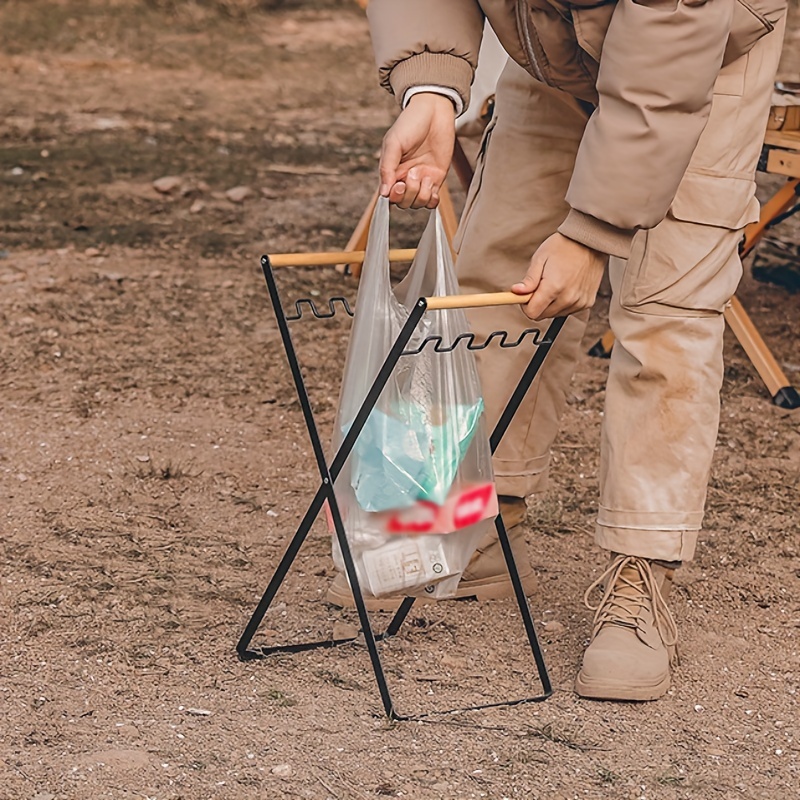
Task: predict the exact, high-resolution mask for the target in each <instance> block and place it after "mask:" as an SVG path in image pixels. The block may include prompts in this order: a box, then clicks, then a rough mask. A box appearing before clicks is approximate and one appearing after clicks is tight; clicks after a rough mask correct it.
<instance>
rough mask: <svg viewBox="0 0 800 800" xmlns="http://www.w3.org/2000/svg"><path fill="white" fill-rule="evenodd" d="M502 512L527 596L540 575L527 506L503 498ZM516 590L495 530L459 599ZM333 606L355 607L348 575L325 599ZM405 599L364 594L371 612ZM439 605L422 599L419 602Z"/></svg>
mask: <svg viewBox="0 0 800 800" xmlns="http://www.w3.org/2000/svg"><path fill="white" fill-rule="evenodd" d="M499 500H500V513H501V514H502V515H503V522H504V524H505V526H506V530H507V531H508V538H509V541H510V542H511V549H512V551H513V553H514V560H515V561H516V564H517V570H518V571H519V577H520V580H521V581H522V588H523V589H524V590H525V594H532V593H533V590H534V588H535V587H536V576H535V575H534V574H533V569H532V567H531V563H530V560H529V558H528V553H527V547H526V544H525V532H524V531H523V530H522V527H521V523H522V522H523V521H524V520H525V514H526V511H527V507H526V505H525V500H523V499H522V498H521V497H502V496H501V497H500V498H499ZM513 594H514V587H513V586H512V584H511V577H510V576H509V574H508V568H507V567H506V560H505V557H504V556H503V548H502V547H501V546H500V541H499V540H498V538H497V533H496V532H495V531H494V530H493V531H491V532H490V533H488V534H486V536H485V537H484V539H483V540H482V541H481V542H480V544H479V545H478V547H477V549H476V550H475V553H474V554H473V556H472V558H471V559H470V562H469V564H468V565H467V568H466V569H465V570H464V574H463V575H462V577H461V581H460V582H459V584H458V589H457V590H456V594H455V599H465V598H475V599H477V600H495V599H499V598H501V597H512V596H513ZM325 599H326V600H327V601H328V602H329V603H331V604H332V605H335V606H339V607H341V608H352V607H353V606H354V605H355V601H354V600H353V593H352V591H351V590H350V584H349V583H348V581H347V576H346V575H345V574H344V573H343V572H338V573H337V574H336V577H335V578H334V579H333V582H332V583H331V585H330V587H329V589H328V593H327V595H326V598H325ZM402 600H403V597H402V596H399V595H391V596H389V597H375V596H373V595H371V594H367V593H364V602H365V604H366V606H367V610H368V611H394V610H395V609H396V608H397V607H398V606H399V605H400V603H401V602H402ZM420 601H421V602H435V601H434V600H431V599H430V598H424V597H421V598H420V599H419V601H418V602H420Z"/></svg>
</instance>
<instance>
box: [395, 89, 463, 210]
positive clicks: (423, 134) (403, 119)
mask: <svg viewBox="0 0 800 800" xmlns="http://www.w3.org/2000/svg"><path fill="white" fill-rule="evenodd" d="M455 136H456V128H455V109H454V108H453V103H452V101H451V100H450V99H449V98H448V97H445V96H443V95H440V94H433V93H429V92H422V93H420V94H415V95H414V96H413V97H412V98H411V100H410V101H409V103H408V105H407V106H406V107H405V109H404V110H403V111H402V112H401V114H400V116H399V117H398V118H397V120H396V121H395V123H394V125H392V127H391V128H389V130H388V131H387V133H386V136H384V138H383V147H382V148H381V166H380V170H381V186H380V193H381V195H382V196H383V197H388V198H389V200H390V202H392V203H396V204H397V205H398V206H400V208H436V206H437V205H438V203H439V189H440V187H441V185H442V184H443V183H444V179H445V176H446V175H447V170H448V169H449V168H450V160H451V159H452V157H453V145H454V143H455Z"/></svg>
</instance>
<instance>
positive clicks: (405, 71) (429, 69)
mask: <svg viewBox="0 0 800 800" xmlns="http://www.w3.org/2000/svg"><path fill="white" fill-rule="evenodd" d="M472 77H473V72H472V66H471V65H470V63H469V61H467V60H466V59H465V58H461V57H460V56H452V55H450V54H449V53H418V54H417V55H413V56H411V57H410V58H406V59H405V60H403V61H400V62H398V63H397V64H396V65H395V66H394V67H393V68H392V71H391V72H390V73H389V79H388V82H389V85H390V86H391V89H392V93H393V94H394V96H395V97H396V98H397V99H398V101H399V102H401V103H402V102H403V98H404V97H405V95H406V92H407V91H408V90H409V89H411V88H413V87H414V86H430V85H434V86H444V87H447V88H448V89H454V90H455V91H456V92H457V93H458V96H459V97H460V98H461V102H462V103H463V104H464V108H465V109H466V108H467V106H468V105H469V87H470V85H471V84H472Z"/></svg>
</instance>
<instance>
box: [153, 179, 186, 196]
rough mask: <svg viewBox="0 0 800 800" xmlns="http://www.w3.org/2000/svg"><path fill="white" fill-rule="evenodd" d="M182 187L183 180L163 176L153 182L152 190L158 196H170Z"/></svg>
mask: <svg viewBox="0 0 800 800" xmlns="http://www.w3.org/2000/svg"><path fill="white" fill-rule="evenodd" d="M182 185H183V178H181V177H179V176H177V175H165V176H164V177H163V178H158V179H157V180H154V181H153V188H154V189H155V190H156V191H157V192H158V193H159V194H172V193H173V192H175V191H177V190H178V189H179V188H180V187H181V186H182Z"/></svg>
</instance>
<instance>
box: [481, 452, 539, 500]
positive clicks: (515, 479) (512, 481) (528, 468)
mask: <svg viewBox="0 0 800 800" xmlns="http://www.w3.org/2000/svg"><path fill="white" fill-rule="evenodd" d="M492 467H493V468H494V480H495V486H496V487H497V494H502V495H507V496H508V497H528V496H529V495H532V494H541V493H542V492H544V491H545V489H547V483H548V480H549V477H550V459H549V458H548V457H547V456H541V457H539V458H532V459H530V460H529V461H526V462H522V463H521V462H519V461H501V460H499V459H497V458H495V459H493V460H492Z"/></svg>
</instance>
